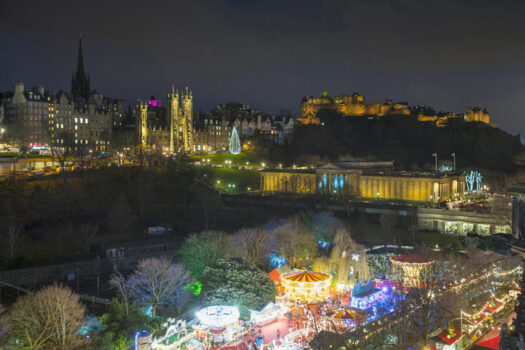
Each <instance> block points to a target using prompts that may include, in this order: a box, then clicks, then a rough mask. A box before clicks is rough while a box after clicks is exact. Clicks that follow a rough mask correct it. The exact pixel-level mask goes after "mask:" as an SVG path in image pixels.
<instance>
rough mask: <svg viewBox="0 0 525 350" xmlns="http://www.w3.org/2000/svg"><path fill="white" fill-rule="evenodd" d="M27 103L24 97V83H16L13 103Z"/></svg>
mask: <svg viewBox="0 0 525 350" xmlns="http://www.w3.org/2000/svg"><path fill="white" fill-rule="evenodd" d="M26 101H27V100H26V97H25V96H24V83H16V84H15V94H14V95H13V103H24V102H26Z"/></svg>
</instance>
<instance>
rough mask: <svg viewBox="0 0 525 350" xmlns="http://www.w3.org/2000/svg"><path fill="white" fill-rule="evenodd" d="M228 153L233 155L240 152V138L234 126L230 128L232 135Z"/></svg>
mask: <svg viewBox="0 0 525 350" xmlns="http://www.w3.org/2000/svg"><path fill="white" fill-rule="evenodd" d="M230 153H231V154H234V155H237V154H239V153H241V140H239V135H238V134H237V129H236V128H235V126H234V127H233V129H232V136H231V137H230Z"/></svg>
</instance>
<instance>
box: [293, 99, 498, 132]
mask: <svg viewBox="0 0 525 350" xmlns="http://www.w3.org/2000/svg"><path fill="white" fill-rule="evenodd" d="M322 109H329V110H333V111H335V112H337V113H339V114H341V115H343V116H346V117H361V116H374V117H383V116H388V115H414V116H417V117H418V120H419V121H421V122H432V123H435V125H436V126H437V127H443V126H446V125H447V123H448V121H449V120H453V119H461V120H464V121H466V122H479V123H485V124H489V125H491V126H493V127H497V125H495V124H491V123H490V115H489V113H488V111H487V109H486V108H484V109H481V108H479V107H469V108H468V109H467V112H466V113H443V112H440V113H435V111H434V113H428V112H429V111H428V110H427V109H429V108H424V107H419V106H409V105H408V103H406V102H397V103H394V102H392V100H389V99H386V100H385V101H384V102H383V103H373V104H367V103H365V100H364V98H363V96H361V95H360V94H358V93H357V92H354V93H353V94H352V96H347V95H342V96H328V94H327V93H326V91H324V92H323V94H322V95H321V96H320V97H312V96H306V97H303V99H302V101H301V117H300V118H298V119H297V121H298V122H300V123H301V124H317V125H318V124H320V123H321V121H320V120H319V117H318V113H319V111H320V110H322Z"/></svg>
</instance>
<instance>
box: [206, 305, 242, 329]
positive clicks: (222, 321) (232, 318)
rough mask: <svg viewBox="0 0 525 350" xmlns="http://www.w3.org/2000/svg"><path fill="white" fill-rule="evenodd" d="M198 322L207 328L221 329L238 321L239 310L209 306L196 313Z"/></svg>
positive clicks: (230, 307) (233, 307)
mask: <svg viewBox="0 0 525 350" xmlns="http://www.w3.org/2000/svg"><path fill="white" fill-rule="evenodd" d="M196 316H197V318H198V319H199V321H200V322H201V323H202V324H203V325H206V326H208V327H212V328H213V327H218V328H222V327H225V326H228V325H231V324H233V323H235V322H237V321H238V320H239V316H240V314H239V310H238V309H237V308H236V307H235V306H210V307H207V308H204V309H202V310H200V311H198V312H197V313H196Z"/></svg>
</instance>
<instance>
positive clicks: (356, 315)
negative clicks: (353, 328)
mask: <svg viewBox="0 0 525 350" xmlns="http://www.w3.org/2000/svg"><path fill="white" fill-rule="evenodd" d="M327 313H328V314H329V315H330V316H332V317H333V318H335V319H338V320H357V319H361V318H364V317H366V312H365V311H363V310H361V309H357V308H352V307H342V308H339V309H332V310H329V311H328V312H327Z"/></svg>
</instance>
